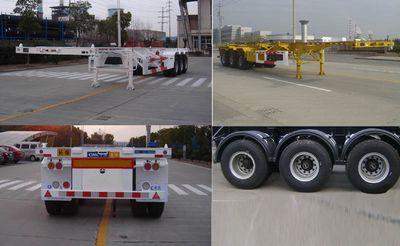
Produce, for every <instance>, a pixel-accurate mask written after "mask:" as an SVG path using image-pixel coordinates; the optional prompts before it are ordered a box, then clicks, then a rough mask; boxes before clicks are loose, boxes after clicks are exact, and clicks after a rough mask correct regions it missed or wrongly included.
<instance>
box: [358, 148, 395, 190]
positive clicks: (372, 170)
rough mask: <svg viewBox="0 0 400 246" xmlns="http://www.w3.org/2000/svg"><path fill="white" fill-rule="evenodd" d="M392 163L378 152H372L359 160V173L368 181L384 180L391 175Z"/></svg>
mask: <svg viewBox="0 0 400 246" xmlns="http://www.w3.org/2000/svg"><path fill="white" fill-rule="evenodd" d="M389 170H390V164H389V161H388V159H387V158H386V157H385V156H384V155H382V154H380V153H377V152H372V153H368V154H366V155H364V156H363V157H361V159H360V161H359V162H358V173H359V175H360V177H361V178H362V179H363V180H364V181H365V182H367V183H371V184H376V183H380V182H382V181H383V180H384V179H386V178H387V176H388V175H389Z"/></svg>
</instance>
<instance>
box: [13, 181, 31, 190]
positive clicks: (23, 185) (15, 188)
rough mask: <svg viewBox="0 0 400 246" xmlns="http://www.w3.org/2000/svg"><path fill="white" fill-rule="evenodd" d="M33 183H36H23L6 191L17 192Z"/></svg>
mask: <svg viewBox="0 0 400 246" xmlns="http://www.w3.org/2000/svg"><path fill="white" fill-rule="evenodd" d="M33 183H36V181H28V182H25V183H22V184H19V185H16V186H13V187H11V188H8V189H9V190H19V189H21V188H22V187H25V186H28V185H31V184H33Z"/></svg>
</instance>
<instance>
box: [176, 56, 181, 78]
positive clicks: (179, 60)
mask: <svg viewBox="0 0 400 246" xmlns="http://www.w3.org/2000/svg"><path fill="white" fill-rule="evenodd" d="M175 59H178V71H177V73H176V74H177V75H181V74H182V70H183V61H182V60H183V58H182V56H181V55H177V56H176V58H175Z"/></svg>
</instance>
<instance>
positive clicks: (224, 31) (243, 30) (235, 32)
mask: <svg viewBox="0 0 400 246" xmlns="http://www.w3.org/2000/svg"><path fill="white" fill-rule="evenodd" d="M251 32H252V28H251V27H245V26H239V25H227V26H223V27H222V28H221V42H222V43H228V42H232V41H238V40H240V39H242V38H243V37H244V36H245V35H247V33H251Z"/></svg>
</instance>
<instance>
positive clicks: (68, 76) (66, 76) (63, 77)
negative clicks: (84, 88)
mask: <svg viewBox="0 0 400 246" xmlns="http://www.w3.org/2000/svg"><path fill="white" fill-rule="evenodd" d="M87 74H88V73H78V72H74V73H70V74H68V75H65V76H61V77H58V78H59V79H68V78H71V77H76V76H78V77H79V76H82V75H87Z"/></svg>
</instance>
